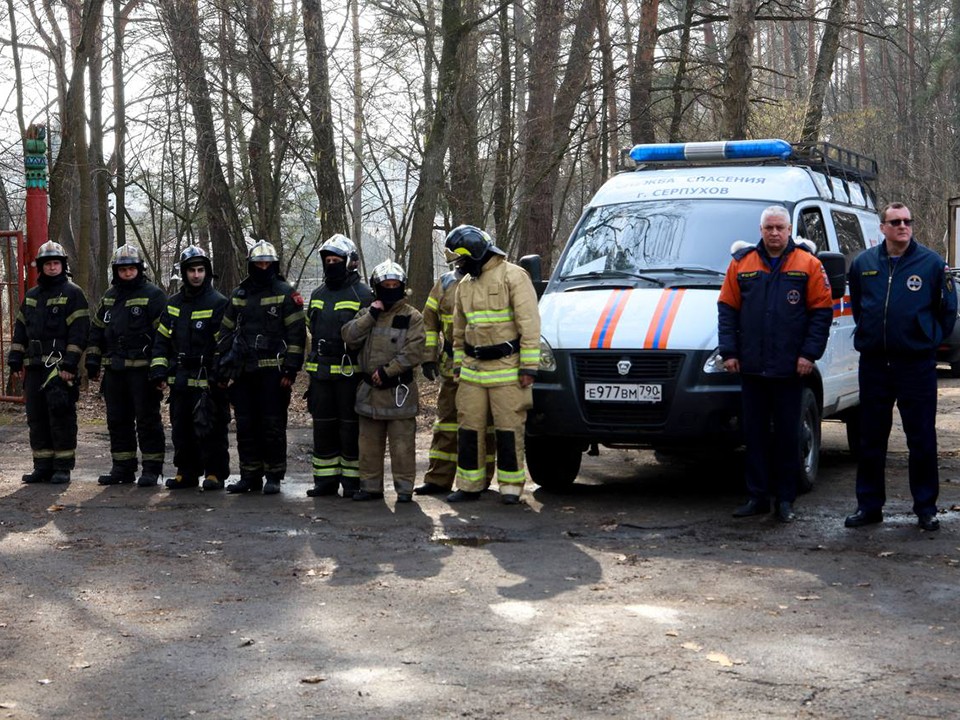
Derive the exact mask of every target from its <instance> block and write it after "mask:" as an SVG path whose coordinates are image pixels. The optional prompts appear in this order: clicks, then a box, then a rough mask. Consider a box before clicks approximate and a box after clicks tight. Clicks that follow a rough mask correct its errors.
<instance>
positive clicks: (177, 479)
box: [165, 472, 200, 490]
mask: <svg viewBox="0 0 960 720" xmlns="http://www.w3.org/2000/svg"><path fill="white" fill-rule="evenodd" d="M165 484H166V486H167V488H169V489H170V490H185V489H187V488H195V487H197V486H198V485H199V484H200V480H199V479H198V478H197V477H196V476H190V475H184V474H183V473H180V472H178V473H177V474H176V475H174V476H173V477H172V478H167V482H166V483H165Z"/></svg>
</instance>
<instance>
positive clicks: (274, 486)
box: [263, 478, 280, 495]
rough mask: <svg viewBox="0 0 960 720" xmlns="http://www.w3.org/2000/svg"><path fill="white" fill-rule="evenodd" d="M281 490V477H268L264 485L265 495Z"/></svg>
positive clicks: (275, 493) (274, 493)
mask: <svg viewBox="0 0 960 720" xmlns="http://www.w3.org/2000/svg"><path fill="white" fill-rule="evenodd" d="M279 492H280V478H267V482H266V484H265V485H264V486H263V494H264V495H277V494H278V493H279Z"/></svg>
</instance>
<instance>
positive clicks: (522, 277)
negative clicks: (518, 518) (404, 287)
mask: <svg viewBox="0 0 960 720" xmlns="http://www.w3.org/2000/svg"><path fill="white" fill-rule="evenodd" d="M446 247H447V249H448V250H451V251H453V252H455V253H456V254H457V255H459V256H460V257H461V258H462V260H461V261H460V267H461V269H462V270H463V271H464V272H465V273H467V274H468V275H469V276H470V277H469V278H464V279H463V280H462V281H461V282H460V284H459V285H458V286H457V300H456V304H455V309H454V314H453V360H454V368H455V372H456V373H457V375H458V377H459V383H460V384H459V387H458V388H457V420H458V423H459V426H460V427H459V430H458V432H457V477H456V482H457V490H456V491H455V492H453V493H451V494H450V495H448V496H447V500H448V501H449V502H463V501H467V500H477V499H479V497H480V493H481V491H482V490H483V485H484V474H485V469H484V455H485V447H484V444H485V443H484V432H485V429H486V425H487V417H488V415H492V416H493V425H494V432H495V434H496V442H497V481H498V483H499V485H500V497H501V500H502V502H503V503H505V504H507V505H514V504H517V503H519V502H520V494H521V493H522V492H523V483H524V480H525V479H526V473H525V472H524V464H523V427H524V423H525V422H526V418H527V410H528V409H529V408H530V407H531V406H532V404H533V389H532V387H531V386H532V385H533V380H534V378H535V377H536V374H537V368H538V367H539V363H540V314H539V311H538V310H537V294H536V292H535V291H534V289H533V283H532V282H531V281H530V277H529V275H527V273H526V272H525V271H524V270H522V269H521V268H520V267H519V266H517V265H514V264H513V263H509V262H507V260H506V257H505V255H506V254H505V253H504V252H503V250H501V249H500V248H498V247H497V246H496V245H494V244H493V240H491V239H490V236H489V235H487V233H485V232H484V231H483V230H480V229H479V228H476V227H474V226H472V225H461V226H459V227H457V228H454V229H453V230H451V231H450V234H449V235H447V239H446Z"/></svg>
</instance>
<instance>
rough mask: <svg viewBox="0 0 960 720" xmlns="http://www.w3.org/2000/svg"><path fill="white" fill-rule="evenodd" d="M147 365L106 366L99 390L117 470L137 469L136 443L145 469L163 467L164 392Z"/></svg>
mask: <svg viewBox="0 0 960 720" xmlns="http://www.w3.org/2000/svg"><path fill="white" fill-rule="evenodd" d="M147 372H148V369H147V368H145V367H144V368H130V369H127V370H111V369H109V368H107V369H106V370H104V373H103V381H102V382H101V383H100V393H101V394H102V395H103V399H104V402H105V403H106V407H107V430H109V431H110V455H111V457H112V458H113V468H114V470H117V471H120V473H122V474H129V473H134V472H136V471H137V444H138V442H139V446H140V456H141V460H142V461H143V469H144V471H145V472H154V473H156V474H157V475H159V474H160V473H161V471H162V470H163V458H164V453H165V452H166V438H165V437H164V433H163V421H162V419H161V417H160V401H161V399H162V397H163V394H162V393H161V392H160V390H158V389H157V388H156V386H155V385H154V384H153V383H152V382H150V381H148V380H147Z"/></svg>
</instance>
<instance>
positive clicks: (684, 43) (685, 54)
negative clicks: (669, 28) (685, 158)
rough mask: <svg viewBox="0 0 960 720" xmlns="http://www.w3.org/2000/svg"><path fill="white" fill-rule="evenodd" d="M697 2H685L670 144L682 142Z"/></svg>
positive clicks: (691, 0) (674, 90)
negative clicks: (688, 64)
mask: <svg viewBox="0 0 960 720" xmlns="http://www.w3.org/2000/svg"><path fill="white" fill-rule="evenodd" d="M694 2H695V0H684V6H683V29H682V30H681V31H680V47H679V49H678V56H679V57H678V58H677V72H676V74H674V76H673V89H672V94H673V113H672V114H671V116H670V142H677V141H679V140H680V121H681V120H682V119H683V85H684V82H685V81H686V74H687V60H688V59H689V57H690V24H691V23H692V22H693V4H694Z"/></svg>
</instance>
